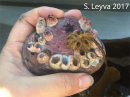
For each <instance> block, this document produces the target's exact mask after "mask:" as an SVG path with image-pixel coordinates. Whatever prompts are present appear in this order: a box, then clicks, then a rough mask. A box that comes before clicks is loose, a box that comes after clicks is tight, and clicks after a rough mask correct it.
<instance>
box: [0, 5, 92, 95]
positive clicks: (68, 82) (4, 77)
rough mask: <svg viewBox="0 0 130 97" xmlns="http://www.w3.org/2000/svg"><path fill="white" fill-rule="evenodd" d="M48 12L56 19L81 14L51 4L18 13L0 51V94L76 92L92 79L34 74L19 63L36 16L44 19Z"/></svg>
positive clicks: (68, 75) (58, 93)
mask: <svg viewBox="0 0 130 97" xmlns="http://www.w3.org/2000/svg"><path fill="white" fill-rule="evenodd" d="M48 14H53V15H54V16H55V17H56V18H61V17H75V18H78V19H80V18H81V17H82V14H81V12H80V11H79V10H76V9H74V10H69V11H68V12H65V13H64V12H63V11H62V10H59V9H56V8H52V7H39V8H35V9H33V10H30V11H29V12H26V13H24V14H22V15H21V16H20V18H19V19H18V21H17V22H16V24H15V25H14V27H13V28H12V30H11V32H10V35H9V37H8V40H7V42H6V44H5V46H4V47H3V50H2V52H1V54H0V97H65V96H70V95H72V94H75V93H79V92H81V91H83V90H85V89H87V88H89V87H90V86H91V85H92V84H93V78H92V77H91V76H90V75H88V74H85V73H76V74H73V73H58V74H51V75H45V76H34V75H33V74H31V73H30V72H29V71H28V70H27V68H26V67H24V66H23V63H22V56H21V53H22V46H23V43H24V41H25V39H26V38H27V37H28V36H29V35H30V34H31V33H32V32H34V31H35V26H36V23H37V19H38V18H39V17H44V18H46V17H47V16H48ZM2 93H3V95H4V96H3V95H2ZM6 93H7V94H8V96H6Z"/></svg>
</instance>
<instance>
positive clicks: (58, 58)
mask: <svg viewBox="0 0 130 97" xmlns="http://www.w3.org/2000/svg"><path fill="white" fill-rule="evenodd" d="M61 64H62V55H61V54H55V55H53V56H52V57H51V59H50V66H51V67H52V68H53V69H60V68H61Z"/></svg>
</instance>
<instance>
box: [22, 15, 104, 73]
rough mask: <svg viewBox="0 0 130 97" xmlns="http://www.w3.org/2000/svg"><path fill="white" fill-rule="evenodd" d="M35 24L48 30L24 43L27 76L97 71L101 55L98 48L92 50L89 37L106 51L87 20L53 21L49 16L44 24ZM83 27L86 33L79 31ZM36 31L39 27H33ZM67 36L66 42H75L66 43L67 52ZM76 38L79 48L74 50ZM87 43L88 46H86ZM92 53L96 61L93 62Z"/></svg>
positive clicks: (31, 36)
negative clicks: (31, 74)
mask: <svg viewBox="0 0 130 97" xmlns="http://www.w3.org/2000/svg"><path fill="white" fill-rule="evenodd" d="M83 18H84V19H83ZM85 22H89V25H87V24H85V25H84V23H85ZM37 24H41V26H44V27H45V26H46V25H47V27H46V28H45V29H40V30H41V31H39V32H38V31H37V32H38V33H37V32H34V33H32V34H31V35H30V36H29V37H28V38H27V39H26V41H25V43H24V45H23V49H22V58H23V62H24V64H25V66H26V67H27V68H28V70H30V72H32V73H33V74H35V75H44V74H53V73H58V72H86V73H88V74H92V73H94V72H96V71H97V70H98V69H100V67H101V66H102V64H103V62H104V59H103V57H102V53H101V52H99V51H98V49H99V48H98V46H96V44H94V46H93V44H92V41H91V40H90V39H89V37H91V38H93V39H95V40H96V41H97V42H98V43H99V44H100V45H101V47H102V49H104V51H105V48H104V45H103V43H102V42H101V41H100V40H99V39H98V37H97V32H96V33H95V31H96V30H92V29H91V23H90V19H87V18H85V17H82V18H81V19H80V20H78V19H76V18H73V17H64V18H60V19H56V18H55V17H54V16H53V15H49V16H48V18H47V19H46V20H45V19H43V18H41V17H40V18H39V19H38V22H37ZM82 26H84V27H86V28H84V29H87V30H86V31H87V32H86V31H82V30H83V29H82ZM80 27H81V28H80ZM87 27H88V28H87ZM36 29H39V28H38V26H36ZM72 33H73V34H72ZM93 33H94V34H93ZM70 34H72V35H71V37H70V38H69V40H71V39H72V37H73V36H74V38H75V40H74V41H69V42H72V43H71V45H69V46H70V48H67V46H68V44H67V41H68V38H67V37H68V36H69V35H70ZM79 35H81V36H79ZM76 37H78V41H77V42H81V43H80V45H81V46H78V43H77V44H76V46H77V47H76V46H75V42H76V39H77V38H76ZM86 38H87V39H86ZM84 39H85V41H84ZM86 40H88V43H90V44H89V45H88V44H87V42H86ZM82 42H83V43H82ZM86 44H87V46H86ZM89 46H90V47H89ZM75 48H76V49H75ZM91 53H93V54H94V55H95V56H96V57H94V58H93V57H92V56H91ZM87 62H88V63H87ZM86 64H87V65H86Z"/></svg>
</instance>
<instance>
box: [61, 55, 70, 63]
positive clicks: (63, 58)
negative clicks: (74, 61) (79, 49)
mask: <svg viewBox="0 0 130 97" xmlns="http://www.w3.org/2000/svg"><path fill="white" fill-rule="evenodd" d="M62 63H63V64H65V65H67V64H68V63H69V60H68V57H67V56H62Z"/></svg>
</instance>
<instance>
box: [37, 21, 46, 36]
mask: <svg viewBox="0 0 130 97" xmlns="http://www.w3.org/2000/svg"><path fill="white" fill-rule="evenodd" d="M45 30H46V27H45V26H43V25H42V24H41V23H37V25H36V31H37V33H38V34H41V33H43V32H45Z"/></svg>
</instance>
